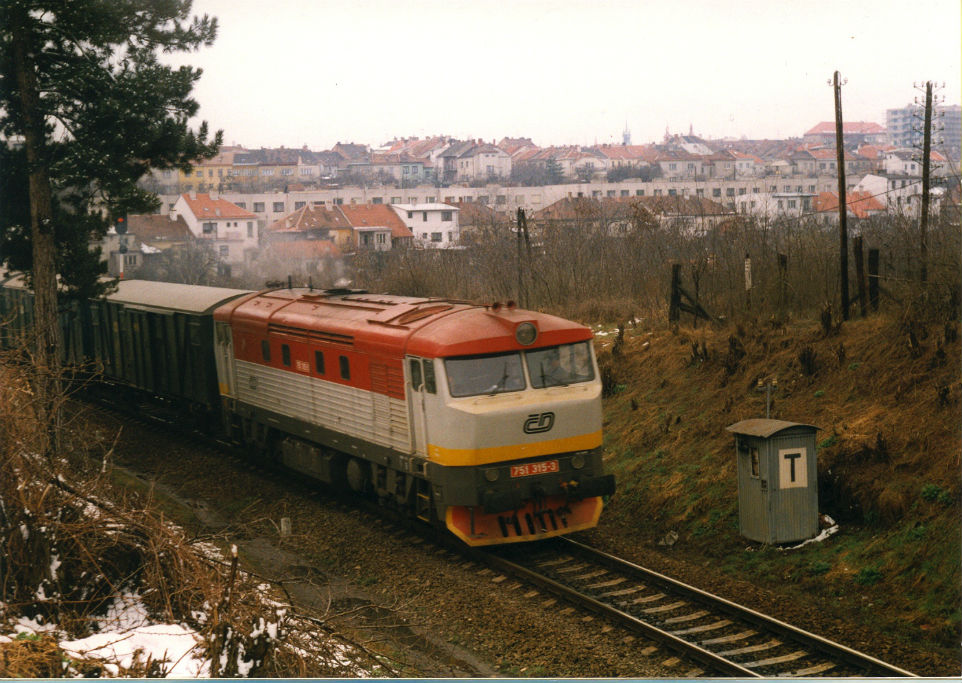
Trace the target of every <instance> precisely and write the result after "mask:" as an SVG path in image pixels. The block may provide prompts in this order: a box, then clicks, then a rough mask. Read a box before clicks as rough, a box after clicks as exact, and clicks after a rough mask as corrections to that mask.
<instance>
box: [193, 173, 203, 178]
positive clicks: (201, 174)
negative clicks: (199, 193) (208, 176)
mask: <svg viewBox="0 0 962 683" xmlns="http://www.w3.org/2000/svg"><path fill="white" fill-rule="evenodd" d="M194 175H196V176H197V177H198V178H202V177H203V175H204V172H203V171H197V173H195V174H194Z"/></svg>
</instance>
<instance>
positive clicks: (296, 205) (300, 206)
mask: <svg viewBox="0 0 962 683" xmlns="http://www.w3.org/2000/svg"><path fill="white" fill-rule="evenodd" d="M305 206H307V202H294V210H295V211H297V210H298V209H303V208H304V207H305Z"/></svg>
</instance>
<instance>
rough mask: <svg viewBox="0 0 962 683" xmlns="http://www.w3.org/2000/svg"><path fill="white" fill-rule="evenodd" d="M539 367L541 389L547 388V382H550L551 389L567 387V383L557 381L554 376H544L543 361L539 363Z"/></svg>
mask: <svg viewBox="0 0 962 683" xmlns="http://www.w3.org/2000/svg"><path fill="white" fill-rule="evenodd" d="M540 366H541V386H542V387H546V386H548V380H551V386H553V387H566V386H568V383H567V382H563V381H561V380H560V379H558V378H557V377H554V376H552V375H546V374H544V361H541V363H540Z"/></svg>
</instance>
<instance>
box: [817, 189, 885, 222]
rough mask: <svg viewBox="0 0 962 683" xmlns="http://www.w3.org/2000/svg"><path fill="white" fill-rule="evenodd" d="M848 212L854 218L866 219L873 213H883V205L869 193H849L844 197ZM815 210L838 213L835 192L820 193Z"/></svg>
mask: <svg viewBox="0 0 962 683" xmlns="http://www.w3.org/2000/svg"><path fill="white" fill-rule="evenodd" d="M845 204H846V205H847V206H848V212H849V213H850V214H852V215H853V216H855V217H856V218H868V217H869V216H870V215H872V214H873V213H877V212H880V211H885V205H884V204H882V202H880V201H879V199H878V197H875V196H874V195H872V194H871V193H870V192H849V193H847V194H846V195H845ZM815 210H816V211H819V212H831V211H838V195H837V194H836V193H835V192H821V193H819V195H818V197H816V198H815Z"/></svg>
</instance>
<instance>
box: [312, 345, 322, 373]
mask: <svg viewBox="0 0 962 683" xmlns="http://www.w3.org/2000/svg"><path fill="white" fill-rule="evenodd" d="M314 372H316V373H317V374H319V375H323V374H324V352H323V351H315V352H314Z"/></svg>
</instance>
